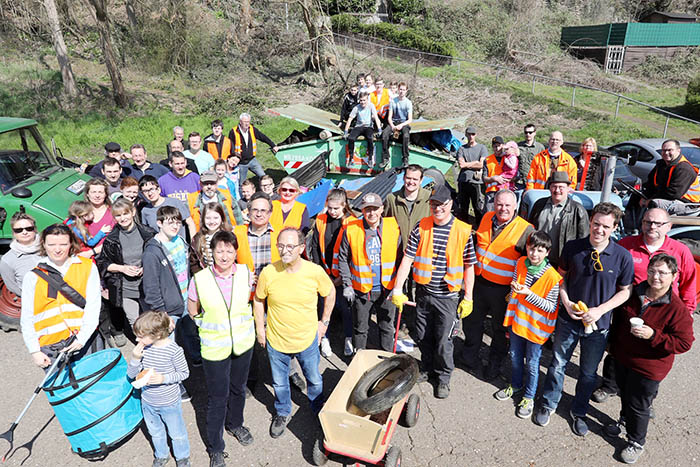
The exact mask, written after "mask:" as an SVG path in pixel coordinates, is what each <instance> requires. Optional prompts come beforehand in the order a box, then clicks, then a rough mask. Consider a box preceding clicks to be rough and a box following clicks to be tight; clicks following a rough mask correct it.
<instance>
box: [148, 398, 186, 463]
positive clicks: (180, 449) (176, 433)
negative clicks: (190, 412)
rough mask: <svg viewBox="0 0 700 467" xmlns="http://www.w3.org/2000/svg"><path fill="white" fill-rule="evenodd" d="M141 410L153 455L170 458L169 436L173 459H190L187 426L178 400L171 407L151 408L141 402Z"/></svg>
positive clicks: (159, 457)
mask: <svg viewBox="0 0 700 467" xmlns="http://www.w3.org/2000/svg"><path fill="white" fill-rule="evenodd" d="M141 408H142V409H143V419H144V421H145V422H146V427H147V428H148V433H149V434H150V435H151V440H152V441H153V448H154V450H155V452H154V455H155V456H156V457H157V458H158V459H167V458H169V457H170V450H169V449H168V436H170V439H171V440H172V443H173V454H174V455H175V459H176V460H179V459H184V458H185V457H190V441H189V440H188V439H187V426H186V425H185V420H184V419H183V418H182V403H181V402H180V401H179V400H178V401H177V402H175V403H174V404H173V405H166V406H165V407H153V406H151V405H148V404H146V403H143V402H142V403H141ZM166 428H167V430H168V431H167V433H166V431H165V430H166Z"/></svg>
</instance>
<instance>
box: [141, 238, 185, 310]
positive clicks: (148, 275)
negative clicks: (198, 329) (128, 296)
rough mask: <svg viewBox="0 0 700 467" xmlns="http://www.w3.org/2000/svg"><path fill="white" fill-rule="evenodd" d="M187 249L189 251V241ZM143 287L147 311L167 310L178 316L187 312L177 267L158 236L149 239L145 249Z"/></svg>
mask: <svg viewBox="0 0 700 467" xmlns="http://www.w3.org/2000/svg"><path fill="white" fill-rule="evenodd" d="M185 251H189V245H187V243H185ZM188 280H189V277H188ZM142 287H143V302H144V305H145V307H146V310H147V311H148V310H154V311H165V312H166V313H168V314H169V315H171V316H178V317H180V316H183V314H184V313H185V302H184V301H183V299H182V292H181V291H180V284H179V282H178V280H177V276H176V275H175V269H174V268H173V265H172V264H171V263H170V260H168V255H167V253H166V251H165V249H164V247H163V245H162V244H161V243H160V242H159V241H158V240H157V239H156V238H152V239H151V240H149V241H148V243H146V246H145V247H144V249H143V281H142Z"/></svg>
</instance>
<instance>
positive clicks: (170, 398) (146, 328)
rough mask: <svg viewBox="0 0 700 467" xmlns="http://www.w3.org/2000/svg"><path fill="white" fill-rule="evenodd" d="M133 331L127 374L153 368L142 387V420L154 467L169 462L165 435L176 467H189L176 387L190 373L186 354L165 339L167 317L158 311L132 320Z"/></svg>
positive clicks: (184, 429) (168, 320)
mask: <svg viewBox="0 0 700 467" xmlns="http://www.w3.org/2000/svg"><path fill="white" fill-rule="evenodd" d="M134 334H136V340H137V341H138V344H136V347H134V350H133V351H132V353H131V361H129V364H128V366H127V370H126V374H127V376H128V377H129V378H136V376H137V375H138V374H139V372H141V371H142V370H145V369H152V370H153V374H151V376H150V377H149V379H148V382H147V383H146V386H144V387H143V389H141V409H142V410H143V419H144V421H145V422H146V427H147V428H148V433H149V434H150V435H151V440H152V441H153V448H154V456H155V458H154V459H153V467H161V466H164V465H165V464H166V463H167V462H168V457H169V451H170V450H169V448H168V436H170V440H171V442H172V445H173V454H174V455H175V461H176V467H189V466H190V465H191V464H190V442H189V440H188V438H187V426H186V425H185V420H184V418H183V417H182V403H181V402H180V388H179V387H178V385H179V383H181V382H182V381H184V380H186V379H187V378H188V377H189V375H190V370H189V368H188V367H187V361H186V360H185V354H184V352H183V351H182V348H181V347H180V346H179V345H177V344H176V343H175V342H174V341H173V340H171V339H169V338H168V335H169V334H170V319H169V318H168V315H167V314H165V313H163V312H161V311H147V312H146V313H144V314H142V315H141V316H139V317H138V318H137V319H136V321H135V322H134ZM166 429H167V432H166Z"/></svg>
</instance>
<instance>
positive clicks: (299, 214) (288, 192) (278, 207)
mask: <svg viewBox="0 0 700 467" xmlns="http://www.w3.org/2000/svg"><path fill="white" fill-rule="evenodd" d="M277 193H278V194H279V195H280V199H279V200H275V201H273V202H272V216H271V217H270V224H271V225H272V228H273V229H275V230H276V231H277V232H281V231H282V229H284V228H285V227H292V228H294V229H299V230H301V231H302V233H304V234H305V235H306V233H307V232H308V231H309V229H310V228H311V223H310V222H309V211H308V210H307V209H306V205H305V204H304V203H300V202H299V201H297V200H296V199H297V197H298V196H299V194H300V189H299V182H297V181H296V179H294V178H293V177H284V178H283V179H282V180H281V181H280V184H279V186H278V187H277Z"/></svg>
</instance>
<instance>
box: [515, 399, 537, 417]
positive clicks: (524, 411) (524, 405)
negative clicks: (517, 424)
mask: <svg viewBox="0 0 700 467" xmlns="http://www.w3.org/2000/svg"><path fill="white" fill-rule="evenodd" d="M533 405H534V404H533V402H532V399H528V398H527V397H523V398H522V400H521V401H520V403H519V404H518V409H517V410H516V411H515V415H517V416H518V418H530V416H531V415H532V406H533Z"/></svg>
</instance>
